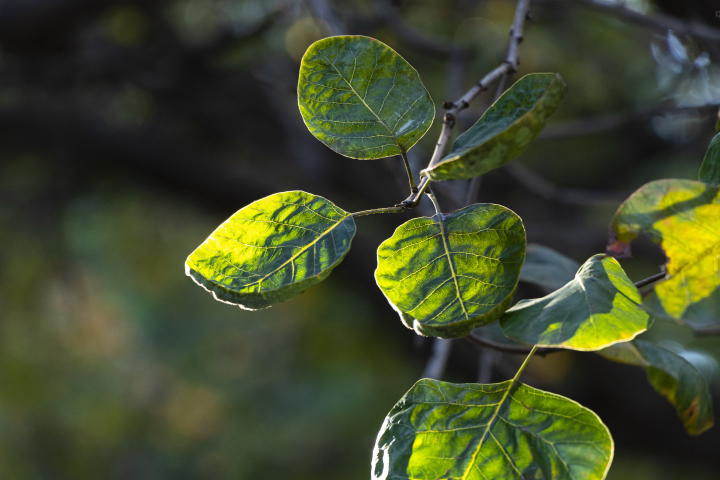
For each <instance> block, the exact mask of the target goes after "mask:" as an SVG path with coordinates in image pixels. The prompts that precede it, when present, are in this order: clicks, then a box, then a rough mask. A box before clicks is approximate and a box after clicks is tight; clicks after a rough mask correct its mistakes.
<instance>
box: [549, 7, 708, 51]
mask: <svg viewBox="0 0 720 480" xmlns="http://www.w3.org/2000/svg"><path fill="white" fill-rule="evenodd" d="M535 2H536V3H537V4H540V5H542V4H545V5H553V4H576V5H577V4H581V5H584V6H587V7H590V8H593V9H596V10H599V11H604V12H609V13H612V14H613V15H615V16H616V17H620V18H622V19H623V20H627V21H628V22H631V23H634V24H636V25H640V26H643V27H649V28H653V29H655V30H658V31H662V32H663V33H664V32H666V31H667V30H672V31H674V32H677V33H684V34H686V35H692V36H694V37H698V38H704V39H706V40H711V41H715V42H720V29H718V28H715V27H712V26H710V25H707V24H705V23H701V22H693V21H687V20H682V19H679V18H677V17H673V16H670V15H664V14H653V15H645V14H643V13H640V12H636V11H635V10H630V9H629V8H626V7H624V6H623V5H622V3H621V2H618V3H606V2H596V1H594V0H535Z"/></svg>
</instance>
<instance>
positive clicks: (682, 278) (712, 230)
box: [608, 179, 720, 328]
mask: <svg viewBox="0 0 720 480" xmlns="http://www.w3.org/2000/svg"><path fill="white" fill-rule="evenodd" d="M718 193H719V192H718V189H717V188H716V187H712V186H710V185H707V184H705V183H702V182H696V181H693V180H678V179H670V180H657V181H654V182H650V183H648V184H646V185H644V186H642V187H641V188H640V189H638V190H637V191H636V192H635V193H633V194H632V195H631V196H630V198H628V199H627V200H625V202H624V203H623V204H622V205H621V206H620V208H619V209H618V211H617V213H615V216H614V217H613V220H612V223H611V224H610V233H611V238H610V243H609V244H608V253H610V254H612V255H615V256H617V257H627V256H630V242H631V241H632V240H634V239H635V238H637V236H638V235H639V234H641V233H644V234H646V235H648V236H649V237H650V239H651V240H652V241H653V242H655V243H659V244H660V246H661V247H662V249H663V251H664V252H665V255H666V256H667V258H668V263H667V265H666V270H667V274H668V276H667V279H666V280H664V281H662V282H658V283H655V284H653V290H652V292H650V293H649V294H648V295H646V296H645V298H644V304H645V306H646V308H648V309H649V310H650V311H651V313H653V315H654V316H657V317H660V318H666V319H672V320H674V321H677V322H680V323H685V324H688V325H690V326H692V327H695V328H705V327H708V326H713V325H716V324H717V322H718V321H719V320H720V287H719V285H720V276H719V275H718V257H719V256H720V195H719V194H718Z"/></svg>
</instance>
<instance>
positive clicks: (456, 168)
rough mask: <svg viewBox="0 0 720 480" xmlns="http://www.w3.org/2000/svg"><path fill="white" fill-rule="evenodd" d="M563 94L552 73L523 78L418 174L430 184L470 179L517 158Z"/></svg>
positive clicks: (559, 81)
mask: <svg viewBox="0 0 720 480" xmlns="http://www.w3.org/2000/svg"><path fill="white" fill-rule="evenodd" d="M566 94H567V85H565V82H564V81H563V79H562V78H561V77H560V75H558V74H555V73H532V74H530V75H525V76H524V77H522V78H521V79H520V80H518V81H517V82H516V83H515V84H514V85H513V86H512V87H510V88H509V89H508V90H507V91H506V92H505V93H503V95H502V96H501V97H500V98H498V99H497V101H496V102H495V103H494V104H493V105H492V106H491V107H490V108H488V109H487V111H486V112H485V113H484V114H483V116H482V117H480V120H478V121H477V123H475V125H473V126H472V127H470V129H469V130H467V131H466V132H465V133H463V134H462V135H460V136H459V137H458V138H457V140H456V141H455V144H454V145H453V148H452V151H451V152H450V154H449V155H448V156H446V157H445V158H443V159H442V160H441V161H440V162H438V163H437V164H436V165H434V166H433V167H431V168H428V169H425V170H423V171H422V174H423V175H425V176H427V177H429V178H430V179H431V180H453V179H456V180H459V179H465V178H472V177H476V176H478V175H482V174H484V173H487V172H489V171H490V170H493V169H495V168H497V167H499V166H500V165H502V164H504V163H507V162H509V161H510V160H512V159H513V158H516V157H518V156H519V155H520V154H521V153H523V152H524V151H525V149H526V148H527V147H528V145H530V143H531V142H532V141H533V140H535V139H536V138H537V137H538V135H540V132H542V130H543V128H545V122H546V120H547V119H548V117H549V116H550V115H552V114H553V113H554V112H555V110H557V108H558V107H559V106H560V103H562V101H563V99H564V98H565V95H566Z"/></svg>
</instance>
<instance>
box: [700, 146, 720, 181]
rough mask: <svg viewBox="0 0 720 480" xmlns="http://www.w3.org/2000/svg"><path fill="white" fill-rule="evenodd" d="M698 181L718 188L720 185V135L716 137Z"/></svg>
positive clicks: (704, 161)
mask: <svg viewBox="0 0 720 480" xmlns="http://www.w3.org/2000/svg"><path fill="white" fill-rule="evenodd" d="M698 180H700V181H701V182H705V183H707V184H708V185H712V186H713V187H717V186H718V184H720V133H718V134H717V135H715V136H714V137H713V139H712V141H711V142H710V147H708V150H707V152H706V153H705V158H704V159H703V163H702V165H701V166H700V173H699V174H698Z"/></svg>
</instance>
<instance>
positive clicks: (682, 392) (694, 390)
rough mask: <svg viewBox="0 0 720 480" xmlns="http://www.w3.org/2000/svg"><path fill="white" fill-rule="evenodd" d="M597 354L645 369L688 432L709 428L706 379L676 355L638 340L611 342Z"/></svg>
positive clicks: (708, 399) (711, 421)
mask: <svg viewBox="0 0 720 480" xmlns="http://www.w3.org/2000/svg"><path fill="white" fill-rule="evenodd" d="M597 353H599V354H600V355H602V356H603V357H605V358H608V359H610V360H614V361H616V362H621V363H627V364H630V365H637V366H640V367H643V368H645V372H646V373H647V376H648V380H649V381H650V384H651V385H652V386H653V388H655V390H657V391H658V393H660V394H661V395H662V396H663V397H665V398H666V399H667V400H668V401H669V402H670V403H671V404H672V405H674V406H675V407H676V409H677V414H678V416H679V417H680V419H681V420H682V421H683V424H684V425H685V429H686V430H687V431H688V433H689V434H691V435H700V434H701V433H703V432H704V431H705V430H707V429H708V428H710V427H712V425H713V408H712V398H711V397H710V390H709V389H708V385H707V382H706V381H705V378H703V376H702V375H701V374H700V372H699V371H698V370H697V369H696V368H695V367H694V366H693V365H692V364H691V363H690V362H688V361H687V360H685V359H684V358H682V357H681V356H680V355H677V354H675V353H673V352H671V351H670V350H668V349H666V348H662V347H658V346H656V345H653V344H652V343H649V342H645V341H642V340H635V341H633V342H626V343H621V344H618V345H613V346H611V347H608V348H606V349H603V350H600V351H598V352H597Z"/></svg>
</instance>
